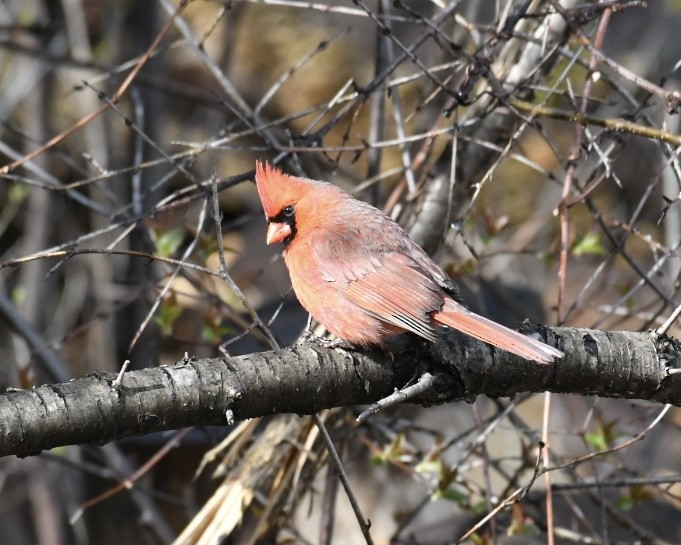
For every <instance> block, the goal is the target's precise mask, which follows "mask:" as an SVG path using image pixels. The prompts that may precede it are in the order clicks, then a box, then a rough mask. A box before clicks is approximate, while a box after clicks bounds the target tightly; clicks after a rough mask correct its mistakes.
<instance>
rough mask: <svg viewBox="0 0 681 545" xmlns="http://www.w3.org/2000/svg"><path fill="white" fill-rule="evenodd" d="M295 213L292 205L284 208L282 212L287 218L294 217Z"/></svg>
mask: <svg viewBox="0 0 681 545" xmlns="http://www.w3.org/2000/svg"><path fill="white" fill-rule="evenodd" d="M295 211H296V209H295V208H293V205H292V204H289V205H287V206H284V208H283V210H282V212H283V213H284V216H286V217H287V218H291V217H293V213H294V212H295Z"/></svg>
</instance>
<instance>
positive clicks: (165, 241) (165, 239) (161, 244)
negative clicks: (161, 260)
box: [151, 228, 184, 257]
mask: <svg viewBox="0 0 681 545" xmlns="http://www.w3.org/2000/svg"><path fill="white" fill-rule="evenodd" d="M151 233H152V239H153V241H154V245H155V246H156V253H157V254H158V255H160V256H161V257H170V256H171V255H173V254H174V253H175V252H176V251H177V249H178V248H179V247H180V244H182V240H184V231H183V230H182V229H179V228H176V229H168V230H167V231H165V232H163V233H156V232H155V231H151Z"/></svg>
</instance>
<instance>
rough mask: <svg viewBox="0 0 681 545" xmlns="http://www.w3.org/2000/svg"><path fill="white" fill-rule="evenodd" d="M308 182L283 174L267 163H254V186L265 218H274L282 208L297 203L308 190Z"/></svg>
mask: <svg viewBox="0 0 681 545" xmlns="http://www.w3.org/2000/svg"><path fill="white" fill-rule="evenodd" d="M310 182H311V180H306V179H304V178H296V177H294V176H289V175H288V174H284V173H283V172H282V171H281V170H279V169H278V168H277V167H273V166H272V165H270V164H269V163H268V162H267V161H265V162H261V161H256V163H255V185H256V186H257V188H258V195H259V196H260V202H261V203H262V208H263V210H264V211H265V217H267V218H270V217H272V216H276V215H277V214H278V213H279V212H280V211H281V209H282V208H283V207H284V206H286V205H289V204H295V203H297V202H298V201H299V200H300V199H301V198H302V197H303V196H304V195H305V192H306V190H308V189H309V185H310Z"/></svg>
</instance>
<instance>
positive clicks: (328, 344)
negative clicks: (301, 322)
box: [296, 331, 344, 348]
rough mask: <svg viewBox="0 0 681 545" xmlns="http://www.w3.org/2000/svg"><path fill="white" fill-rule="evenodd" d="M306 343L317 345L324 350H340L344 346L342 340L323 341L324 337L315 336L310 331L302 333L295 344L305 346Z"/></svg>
mask: <svg viewBox="0 0 681 545" xmlns="http://www.w3.org/2000/svg"><path fill="white" fill-rule="evenodd" d="M307 342H313V343H315V344H319V345H321V346H323V347H324V348H342V347H343V345H344V341H343V339H325V338H324V337H320V336H319V335H315V334H314V333H312V332H311V331H304V332H303V334H302V335H301V336H300V337H299V339H298V341H297V343H296V344H305V343H307Z"/></svg>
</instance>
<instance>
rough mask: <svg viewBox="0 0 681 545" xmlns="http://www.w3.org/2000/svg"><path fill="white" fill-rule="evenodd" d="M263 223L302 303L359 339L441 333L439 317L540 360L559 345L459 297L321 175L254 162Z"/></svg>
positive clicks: (415, 250) (373, 214) (343, 335)
mask: <svg viewBox="0 0 681 545" xmlns="http://www.w3.org/2000/svg"><path fill="white" fill-rule="evenodd" d="M255 181H256V185H257V187H258V194H259V195H260V201H261V202H262V207H263V209H264V211H265V217H266V218H267V222H268V223H269V228H268V229H267V244H273V243H275V242H282V243H283V244H284V261H285V262H286V266H287V267H288V270H289V274H290V275H291V283H292V284H293V289H294V291H295V292H296V296H297V297H298V300H299V301H300V304H301V305H303V307H305V309H306V310H307V311H308V312H309V313H310V314H311V315H312V316H313V317H314V318H315V319H316V320H317V321H318V322H319V323H321V324H322V325H323V326H324V327H326V329H328V330H329V331H330V332H331V333H333V334H335V335H336V336H337V337H338V338H339V339H343V340H345V341H348V342H350V343H352V344H355V345H362V346H369V345H382V344H384V342H385V341H386V339H387V338H388V337H389V336H391V335H395V334H396V333H402V332H405V331H411V332H412V333H416V334H417V335H419V336H421V337H423V338H425V339H428V340H430V341H435V340H437V331H436V326H437V325H445V326H449V327H453V328H454V329H458V330H459V331H462V332H464V333H466V334H468V335H471V336H472V337H475V338H476V339H480V340H481V341H485V342H487V343H489V344H492V345H494V346H497V347H499V348H502V349H504V350H507V351H509V352H512V353H514V354H517V355H519V356H522V357H523V358H526V359H528V360H534V361H536V362H540V363H549V362H552V361H553V360H554V359H555V358H557V357H561V356H562V355H563V353H562V352H560V351H559V350H557V349H555V348H553V347H551V346H548V345H546V344H544V343H542V342H540V341H537V340H534V339H531V338H529V337H526V336H524V335H522V334H520V333H518V332H516V331H513V330H512V329H508V328H507V327H504V326H502V325H500V324H497V323H496V322H493V321H491V320H488V319H487V318H484V317H482V316H479V315H477V314H475V313H473V312H471V311H470V310H468V309H466V308H465V307H464V306H463V305H461V304H460V303H459V302H458V301H457V299H458V291H457V288H456V285H455V284H454V282H453V281H452V280H451V279H450V278H449V276H447V275H446V274H445V272H444V271H443V270H442V269H441V268H440V267H438V266H437V265H436V264H435V262H434V261H433V260H432V259H430V257H428V255H427V254H426V253H425V252H424V251H423V250H422V249H421V248H420V247H419V246H418V245H417V244H416V243H415V242H413V241H412V240H411V239H410V238H409V236H408V235H407V233H405V231H404V230H403V229H402V228H401V227H400V226H399V225H397V223H395V222H394V221H393V220H391V219H390V218H389V217H387V216H386V215H385V214H383V213H382V212H381V211H380V210H378V209H377V208H374V207H373V206H371V205H369V204H367V203H365V202H362V201H359V200H357V199H355V198H353V197H352V196H351V195H349V194H348V193H346V192H345V191H343V190H341V189H340V188H338V187H336V186H334V185H331V184H329V183H326V182H318V181H315V180H308V179H306V178H296V177H293V176H288V175H286V174H284V173H283V172H282V171H281V170H279V169H277V168H275V167H273V166H271V165H269V164H268V163H261V162H257V163H256V175H255Z"/></svg>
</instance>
